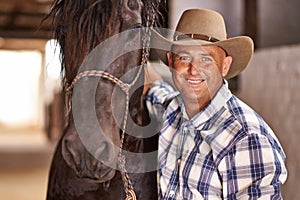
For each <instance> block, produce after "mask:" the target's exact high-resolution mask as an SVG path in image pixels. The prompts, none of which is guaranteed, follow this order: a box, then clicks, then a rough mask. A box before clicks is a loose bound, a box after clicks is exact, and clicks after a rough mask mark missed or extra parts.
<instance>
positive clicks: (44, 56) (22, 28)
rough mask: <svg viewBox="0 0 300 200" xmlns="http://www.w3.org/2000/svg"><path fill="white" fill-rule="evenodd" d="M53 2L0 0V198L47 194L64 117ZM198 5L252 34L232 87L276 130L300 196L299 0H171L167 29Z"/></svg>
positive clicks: (291, 190)
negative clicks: (247, 58)
mask: <svg viewBox="0 0 300 200" xmlns="http://www.w3.org/2000/svg"><path fill="white" fill-rule="evenodd" d="M52 2H53V1H52V0H0V70H1V72H0V92H1V98H0V199H10V200H41V199H45V194H46V189H47V179H48V171H49V166H50V162H51V158H52V154H53V151H54V148H55V144H56V142H57V140H58V138H59V137H60V135H61V132H62V129H63V124H64V122H63V121H64V117H63V116H64V114H63V100H62V96H61V85H60V62H59V59H58V55H59V50H58V49H55V45H54V43H55V42H54V41H53V40H52V33H51V21H50V20H46V21H44V22H43V23H41V20H42V19H43V18H44V17H45V15H46V14H47V13H48V12H49V10H50V7H51V4H52ZM195 7H198V8H210V9H214V10H217V11H219V12H220V13H222V14H223V16H224V19H225V23H226V25H227V32H228V34H229V36H232V37H233V36H237V35H249V36H251V37H252V38H253V40H254V42H255V54H254V57H253V59H252V61H251V63H250V64H249V67H248V68H247V69H246V70H245V71H244V72H243V73H242V74H241V75H239V76H238V77H236V78H235V79H233V80H230V87H231V90H232V92H233V93H235V94H236V95H237V96H238V97H240V98H241V99H242V100H244V101H245V102H246V103H248V104H249V105H250V106H251V107H253V108H254V110H256V111H257V112H258V113H259V114H260V115H261V116H263V117H264V119H265V120H266V121H267V122H268V123H269V125H270V126H271V127H272V129H273V130H274V132H275V133H276V135H277V137H278V138H279V140H280V142H281V144H282V145H283V148H284V150H285V153H286V155H287V161H286V163H287V167H288V172H289V175H288V180H287V182H286V184H285V185H284V186H283V187H282V193H283V197H284V199H287V200H299V199H300V193H299V192H298V190H297V189H300V186H299V184H297V182H298V180H300V173H299V171H300V145H299V144H298V142H299V141H300V113H299V110H300V93H299V91H300V90H299V89H300V83H299V81H300V24H299V19H300V12H299V11H298V10H299V8H300V1H298V0H286V1H281V0H263V1H257V0H226V1H224V0H214V1H205V0H189V1H186V0H173V1H171V0H169V2H168V11H169V28H171V29H174V28H175V25H176V24H177V20H178V19H179V17H180V15H181V13H182V12H183V11H184V10H185V9H187V8H195ZM166 76H167V75H166ZM297 91H298V92H297Z"/></svg>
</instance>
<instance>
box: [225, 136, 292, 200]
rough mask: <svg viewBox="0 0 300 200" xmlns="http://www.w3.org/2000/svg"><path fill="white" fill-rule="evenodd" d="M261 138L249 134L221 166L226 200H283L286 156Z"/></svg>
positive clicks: (226, 157) (265, 139)
mask: <svg viewBox="0 0 300 200" xmlns="http://www.w3.org/2000/svg"><path fill="white" fill-rule="evenodd" d="M276 148H277V147H276V145H274V144H271V143H270V142H269V140H268V139H267V138H266V137H265V136H263V135H259V134H249V135H248V136H247V137H245V138H244V139H242V140H241V141H239V142H238V143H236V144H235V145H234V147H233V148H232V151H231V152H229V153H228V154H227V156H225V157H224V159H223V161H222V162H223V163H222V164H221V163H220V164H221V166H223V167H224V168H223V169H221V170H220V171H222V172H221V176H222V180H223V195H224V199H276V200H277V199H282V197H281V193H280V186H281V184H283V183H284V182H285V180H286V178H287V171H286V168H285V164H284V161H285V156H284V157H283V155H282V154H281V153H280V151H278V149H276Z"/></svg>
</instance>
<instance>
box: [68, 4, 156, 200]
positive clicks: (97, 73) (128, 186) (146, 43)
mask: <svg viewBox="0 0 300 200" xmlns="http://www.w3.org/2000/svg"><path fill="white" fill-rule="evenodd" d="M154 22H155V14H154V10H153V5H152V6H151V9H150V10H149V13H147V21H146V27H145V28H144V29H145V32H144V37H143V38H142V42H143V43H142V44H143V47H142V61H141V66H142V67H140V68H139V70H138V72H137V75H136V77H135V78H134V79H133V81H132V82H131V83H130V84H128V83H124V82H123V81H121V80H120V79H118V78H117V77H115V76H113V75H111V74H110V73H108V72H105V71H102V70H87V71H83V72H80V73H79V74H77V76H76V77H75V78H74V79H73V81H72V83H71V85H70V86H68V87H67V88H66V92H67V93H68V94H70V95H71V94H72V89H73V88H74V86H75V84H76V83H77V82H78V81H79V80H80V79H82V78H83V77H101V78H104V79H107V80H110V81H112V82H113V83H115V84H116V85H118V86H119V87H120V88H121V90H122V91H123V92H124V93H125V95H126V103H125V114H124V119H123V126H122V134H121V144H120V151H119V154H118V166H119V169H120V173H121V177H122V181H123V184H124V190H125V194H126V198H125V200H136V194H135V192H134V189H133V186H132V183H131V181H130V178H129V175H128V172H127V170H126V167H125V166H126V158H125V155H123V153H122V149H123V144H124V139H125V129H126V123H127V117H128V114H129V90H130V88H131V87H132V86H133V85H134V84H135V83H136V81H137V80H138V78H139V76H140V74H141V72H142V68H143V67H144V66H146V65H147V61H148V59H149V55H150V38H151V29H152V28H153V25H154Z"/></svg>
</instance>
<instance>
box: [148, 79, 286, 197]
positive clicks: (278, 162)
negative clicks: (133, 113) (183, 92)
mask: <svg viewBox="0 0 300 200" xmlns="http://www.w3.org/2000/svg"><path fill="white" fill-rule="evenodd" d="M146 104H147V107H148V109H149V112H150V113H151V114H152V115H153V116H154V117H156V118H157V120H162V123H163V124H162V129H161V131H160V137H159V149H158V151H159V152H158V161H159V170H158V182H159V186H158V191H159V199H164V200H175V199H185V200H186V199H187V200H190V199H196V200H198V199H281V198H282V197H281V194H280V185H281V184H283V183H284V182H285V180H286V178H287V171H286V168H285V164H284V161H285V154H284V152H283V150H282V147H281V146H280V144H279V142H278V140H277V138H276V136H275V135H274V133H273V131H272V130H271V129H270V127H269V126H268V125H267V124H266V123H265V122H264V120H263V119H262V118H261V117H260V116H259V115H258V114H257V113H255V112H254V111H253V110H252V109H251V108H250V107H248V106H247V105H246V104H245V103H243V102H242V101H240V100H239V99H237V98H236V97H235V96H234V95H232V94H231V92H230V91H229V89H228V86H227V82H226V81H225V80H224V84H223V86H222V87H221V88H220V90H219V91H218V93H217V94H216V96H215V97H214V98H213V100H212V101H211V102H210V103H209V104H208V105H207V106H206V107H205V108H204V109H203V110H202V111H201V112H200V113H198V114H197V115H196V116H194V117H193V118H192V119H188V117H187V115H186V114H185V108H184V105H183V101H182V99H181V97H180V95H179V93H178V92H174V90H173V89H172V88H171V87H170V86H169V85H167V84H166V83H165V82H163V81H157V82H155V83H154V84H153V86H152V87H151V88H150V89H149V90H148V92H147V94H146Z"/></svg>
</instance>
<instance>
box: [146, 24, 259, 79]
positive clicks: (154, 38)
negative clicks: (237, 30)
mask: <svg viewBox="0 0 300 200" xmlns="http://www.w3.org/2000/svg"><path fill="white" fill-rule="evenodd" d="M173 45H182V46H190V45H192V46H195V45H196V46H199V45H200V46H212V45H214V46H218V47H221V48H222V49H223V50H225V51H226V53H227V55H229V56H231V57H232V63H231V67H230V69H229V72H228V74H227V75H226V77H225V78H226V79H230V78H233V77H235V76H237V75H238V74H239V73H241V72H242V71H243V70H244V69H245V68H246V67H247V65H248V63H249V61H250V59H251V57H252V55H253V50H254V45H253V41H252V39H251V38H250V37H248V36H237V37H233V38H229V39H226V40H222V41H218V42H208V41H205V40H196V39H183V40H178V41H172V40H169V39H167V38H165V37H163V36H162V35H161V34H159V33H158V32H157V31H156V30H154V29H152V33H151V47H154V48H155V50H156V52H157V54H158V56H159V58H160V59H161V61H162V62H164V63H165V64H166V65H168V62H167V55H166V53H167V52H168V51H171V49H172V46H173Z"/></svg>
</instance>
